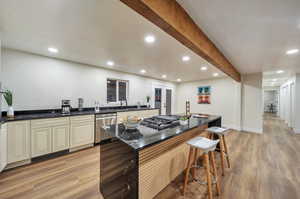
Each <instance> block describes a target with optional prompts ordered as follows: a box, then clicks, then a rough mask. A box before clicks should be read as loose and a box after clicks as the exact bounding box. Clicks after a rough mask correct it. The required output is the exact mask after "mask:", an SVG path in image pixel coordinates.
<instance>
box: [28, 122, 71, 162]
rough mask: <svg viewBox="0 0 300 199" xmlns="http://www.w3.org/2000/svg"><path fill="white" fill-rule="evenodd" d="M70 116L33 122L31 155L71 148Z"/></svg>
mask: <svg viewBox="0 0 300 199" xmlns="http://www.w3.org/2000/svg"><path fill="white" fill-rule="evenodd" d="M69 123H70V120H69V118H68V117H64V118H55V119H42V120H34V121H32V122H31V156H32V157H33V158H34V157H38V156H42V155H47V154H50V153H54V152H58V151H63V150H66V149H69V148H70V144H69V139H70V127H69Z"/></svg>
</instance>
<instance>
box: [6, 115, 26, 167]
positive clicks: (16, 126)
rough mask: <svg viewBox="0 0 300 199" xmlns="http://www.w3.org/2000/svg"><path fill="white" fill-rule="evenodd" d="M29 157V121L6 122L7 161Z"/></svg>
mask: <svg viewBox="0 0 300 199" xmlns="http://www.w3.org/2000/svg"><path fill="white" fill-rule="evenodd" d="M27 159H30V121H20V122H9V123H8V124H7V163H8V164H9V163H13V162H18V161H22V160H27Z"/></svg>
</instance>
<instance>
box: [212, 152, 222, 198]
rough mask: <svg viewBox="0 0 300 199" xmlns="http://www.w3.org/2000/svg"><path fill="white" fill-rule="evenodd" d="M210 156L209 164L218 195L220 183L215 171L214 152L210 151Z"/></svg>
mask: <svg viewBox="0 0 300 199" xmlns="http://www.w3.org/2000/svg"><path fill="white" fill-rule="evenodd" d="M210 157H211V163H212V164H211V165H212V168H213V171H214V177H215V180H216V188H217V194H218V195H220V194H221V189H220V183H219V180H218V172H217V168H216V160H215V152H213V151H211V152H210Z"/></svg>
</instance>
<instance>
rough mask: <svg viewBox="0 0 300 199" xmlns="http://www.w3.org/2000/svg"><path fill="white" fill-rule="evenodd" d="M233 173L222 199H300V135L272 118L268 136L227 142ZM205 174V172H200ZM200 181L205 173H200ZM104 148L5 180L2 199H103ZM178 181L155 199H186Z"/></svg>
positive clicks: (193, 187) (197, 189)
mask: <svg viewBox="0 0 300 199" xmlns="http://www.w3.org/2000/svg"><path fill="white" fill-rule="evenodd" d="M227 142H228V145H229V150H230V152H231V154H230V155H231V163H232V168H231V169H228V170H227V171H226V176H225V177H224V178H222V179H221V182H222V191H223V193H222V195H221V196H220V197H218V198H222V199H285V198H287V199H299V198H300V135H295V134H292V133H291V131H290V130H289V129H288V128H287V127H286V125H285V124H284V123H283V122H282V121H280V120H279V119H278V118H276V117H272V116H270V115H267V116H266V117H265V121H264V134H262V135H259V134H253V133H239V132H232V133H231V134H230V135H229V136H227ZM200 171H201V170H200ZM199 173H200V175H201V172H199ZM98 184H99V147H95V148H91V149H87V150H84V151H80V152H76V153H72V154H69V155H66V156H62V157H59V158H55V159H52V160H48V161H45V162H40V163H36V164H32V165H29V166H25V167H21V168H18V169H13V170H10V171H6V172H4V173H1V174H0V199H4V198H5V199H12V198H14V199H27V198H28V199H38V198H43V199H48V198H49V199H56V198H58V199H79V198H81V199H90V198H91V199H96V198H97V199H102V197H101V195H100V194H99V191H98ZM181 187H182V180H181V179H180V178H178V179H177V180H175V181H174V182H173V183H171V184H170V185H169V186H168V187H167V188H165V189H164V190H163V191H162V192H161V193H160V194H159V195H158V196H157V197H156V199H169V198H170V199H183V198H184V197H183V196H181V194H180V191H179V190H180V188H181ZM205 192H206V189H205V186H203V185H198V184H197V183H190V184H189V187H188V191H187V195H186V197H185V198H186V199H200V198H206V194H205Z"/></svg>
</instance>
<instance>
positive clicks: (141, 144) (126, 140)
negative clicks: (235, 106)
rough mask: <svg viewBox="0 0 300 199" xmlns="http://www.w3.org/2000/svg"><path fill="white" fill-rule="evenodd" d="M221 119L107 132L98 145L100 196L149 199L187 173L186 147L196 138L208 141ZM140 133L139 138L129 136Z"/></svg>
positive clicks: (122, 128) (211, 118)
mask: <svg viewBox="0 0 300 199" xmlns="http://www.w3.org/2000/svg"><path fill="white" fill-rule="evenodd" d="M221 124H222V118H221V117H220V116H209V117H208V118H196V117H191V118H189V121H188V123H187V124H186V125H179V126H176V127H170V128H167V129H164V130H156V129H151V128H148V127H145V126H139V127H138V128H137V130H135V131H126V130H125V129H124V126H123V125H122V124H117V125H116V126H115V128H110V129H111V131H108V132H109V133H110V134H111V136H112V138H111V139H110V140H109V141H108V142H105V143H102V144H101V143H100V192H101V194H102V195H103V197H104V199H141V198H142V199H151V198H154V197H155V196H156V195H157V194H158V193H159V192H161V191H162V190H163V189H164V188H165V187H166V186H167V185H168V184H169V183H171V182H172V181H173V180H174V179H175V178H176V177H177V176H178V175H180V174H182V172H183V171H184V170H185V169H186V165H187V160H188V152H189V146H188V145H187V144H186V142H187V141H188V140H190V139H192V138H194V137H196V136H204V137H208V133H207V132H206V131H205V129H206V128H208V127H210V126H221ZM136 133H140V134H141V136H129V134H131V135H135V134H136Z"/></svg>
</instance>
